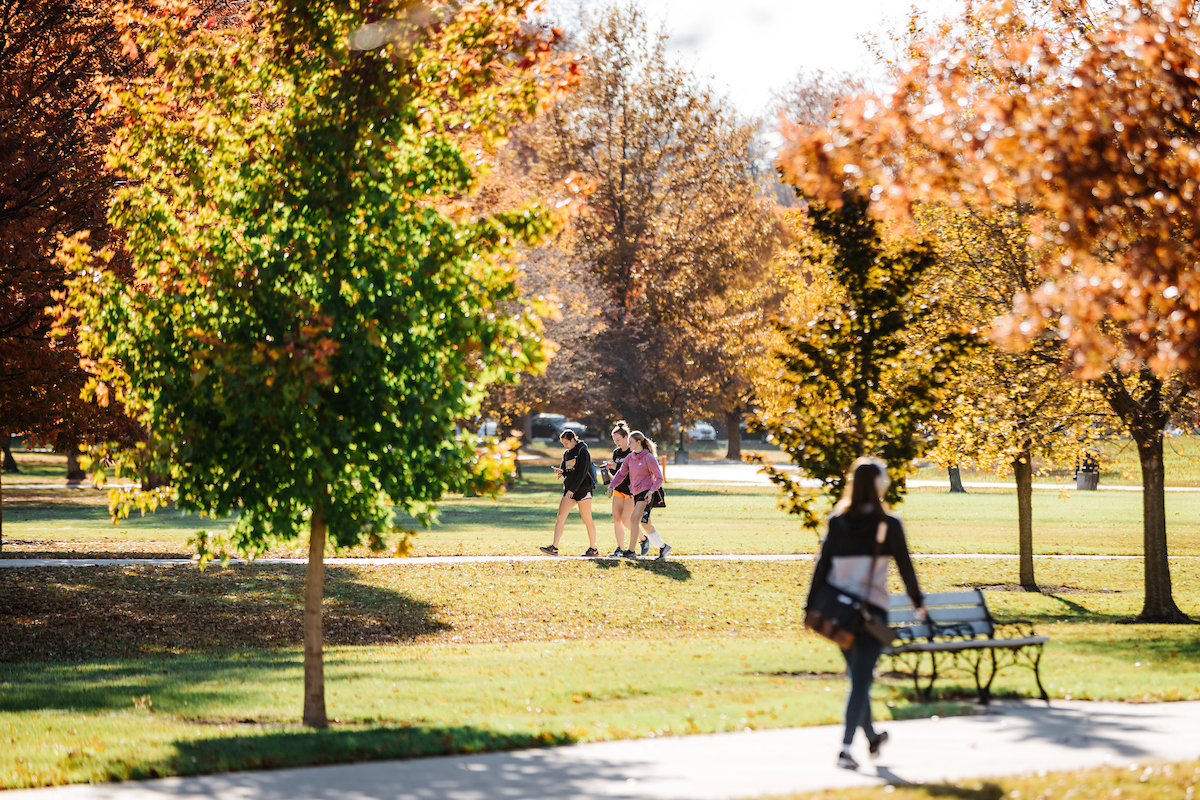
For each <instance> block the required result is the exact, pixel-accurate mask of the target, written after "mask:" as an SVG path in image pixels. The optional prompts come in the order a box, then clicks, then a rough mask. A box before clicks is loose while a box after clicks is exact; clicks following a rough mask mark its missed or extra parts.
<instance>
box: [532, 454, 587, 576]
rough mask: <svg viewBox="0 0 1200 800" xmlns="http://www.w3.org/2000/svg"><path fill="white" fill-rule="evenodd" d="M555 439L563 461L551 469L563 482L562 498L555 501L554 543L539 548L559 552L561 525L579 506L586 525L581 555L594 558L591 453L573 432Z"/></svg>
mask: <svg viewBox="0 0 1200 800" xmlns="http://www.w3.org/2000/svg"><path fill="white" fill-rule="evenodd" d="M558 441H559V443H560V444H562V446H563V457H562V462H561V463H560V464H559V465H558V466H557V467H555V468H554V472H555V474H557V475H558V477H559V479H560V480H561V481H562V482H563V496H562V500H560V501H558V520H557V521H556V522H555V523H554V542H553V543H552V544H548V545H545V546H543V547H539V548H538V549H539V550H541V551H542V552H543V553H545V554H546V555H550V556H556V555H558V542H559V540H560V539H562V535H563V528H565V527H566V524H567V515H569V514H570V513H571V508H572V507H574V506H576V505H578V506H579V516H581V517H583V525H584V527H585V528H587V534H588V549H587V552H585V553H584V554H583V556H584V558H596V557H598V556H599V555H600V551H599V550H597V549H596V523H595V522H593V521H592V491H593V490H595V488H596V476H595V474H594V473H593V472H592V454H591V453H590V452H588V446H587V445H586V444H584V443H583V442H582V441H580V440H579V439H578V437H576V436H575V432H574V431H563V432H562V433H561V434H559V437H558Z"/></svg>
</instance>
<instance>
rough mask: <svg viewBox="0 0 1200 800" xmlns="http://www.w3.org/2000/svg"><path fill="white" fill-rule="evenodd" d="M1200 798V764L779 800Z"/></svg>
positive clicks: (1051, 774) (1143, 766)
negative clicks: (1198, 795) (1197, 796)
mask: <svg viewBox="0 0 1200 800" xmlns="http://www.w3.org/2000/svg"><path fill="white" fill-rule="evenodd" d="M1197 794H1200V761H1186V762H1184V763H1181V764H1131V765H1130V766H1128V767H1098V768H1096V769H1083V770H1075V771H1070V772H1039V773H1036V774H1031V775H1017V776H1013V777H1006V778H991V779H986V780H970V781H958V782H957V783H953V784H927V785H917V786H909V785H899V786H887V787H883V788H860V789H829V790H825V791H822V792H820V793H817V794H796V795H788V796H787V797H786V798H775V799H774V800H881V799H882V798H885V797H886V798H888V800H929V798H933V797H950V798H958V799H959V800H1010V799H1011V800H1020V799H1021V798H1026V800H1035V799H1038V800H1046V799H1048V798H1063V800H1070V798H1078V800H1084V798H1087V800H1118V798H1119V800H1192V798H1193V797H1195V796H1196V795H1197Z"/></svg>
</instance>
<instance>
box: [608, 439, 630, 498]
mask: <svg viewBox="0 0 1200 800" xmlns="http://www.w3.org/2000/svg"><path fill="white" fill-rule="evenodd" d="M632 452H633V451H632V450H630V449H629V448H625V449H624V450H620V449H618V450H613V457H612V460H613V461H615V462H616V463H617V468H616V469H614V470H606V472H607V473H608V477H609V479H610V480H611V479H612V476H613V475H616V474H617V470H619V469H620V468H621V464H622V463H623V462H624V461H625V459H626V458H628V457H629V454H630V453H632ZM612 488H613V491H614V492H620V493H621V494H633V492H631V491H629V474H628V473H626V475H625V480H623V481H621V485H620V486H614V487H612Z"/></svg>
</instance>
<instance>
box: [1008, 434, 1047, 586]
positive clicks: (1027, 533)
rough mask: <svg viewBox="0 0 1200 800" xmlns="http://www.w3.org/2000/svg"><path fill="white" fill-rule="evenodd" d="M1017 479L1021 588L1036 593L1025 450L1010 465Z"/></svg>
mask: <svg viewBox="0 0 1200 800" xmlns="http://www.w3.org/2000/svg"><path fill="white" fill-rule="evenodd" d="M1012 467H1013V475H1015V476H1016V479H1017V530H1018V535H1017V539H1018V549H1019V552H1020V563H1021V588H1022V589H1024V590H1025V591H1027V592H1038V591H1041V590H1040V589H1038V585H1037V581H1035V580H1034V578H1033V455H1032V454H1031V453H1030V452H1029V451H1028V450H1025V451H1024V452H1022V453H1021V454H1020V455H1018V456H1017V457H1016V458H1014V459H1013V463H1012Z"/></svg>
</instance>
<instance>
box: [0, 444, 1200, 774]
mask: <svg viewBox="0 0 1200 800" xmlns="http://www.w3.org/2000/svg"><path fill="white" fill-rule="evenodd" d="M1140 500H1141V498H1140V496H1139V495H1137V494H1128V493H1112V494H1106V493H1083V492H1076V493H1072V494H1070V495H1065V494H1063V495H1060V494H1059V493H1058V492H1039V493H1036V494H1035V496H1034V516H1035V545H1036V548H1037V550H1038V551H1039V552H1043V553H1071V552H1075V553H1126V554H1138V553H1139V552H1140V543H1141V518H1140ZM556 501H557V491H556V485H555V484H554V483H553V481H552V480H551V478H550V475H549V470H548V469H546V468H544V467H543V468H536V467H534V468H530V469H528V470H527V471H526V478H525V479H524V480H522V481H520V482H518V484H517V485H516V486H515V487H514V489H513V491H512V492H510V493H508V494H507V495H505V496H504V497H503V498H502V499H501V500H500V501H491V500H486V499H480V498H459V497H455V498H450V499H449V500H447V501H446V502H445V503H444V504H443V506H442V515H441V519H440V521H439V523H438V524H437V525H436V526H435V527H434V528H433V529H432V530H430V531H426V532H423V533H422V534H421V535H420V536H419V537H418V539H417V546H416V551H417V553H418V554H454V553H531V552H533V551H534V548H535V547H536V545H538V544H541V543H544V542H545V541H548V539H549V534H550V530H551V527H552V525H553V515H554V508H555V505H556ZM668 502H669V503H670V505H669V507H668V508H667V509H665V510H664V511H663V512H660V513H657V515H656V519H657V521H658V523H659V527H660V530H662V532H663V534H664V536H665V537H666V538H667V539H668V540H669V541H671V542H672V543H673V544H674V545H675V546H676V548H677V549H678V551H679V552H680V553H689V552H690V553H698V552H699V553H703V552H717V553H720V552H746V553H754V552H785V553H786V552H810V551H811V550H812V548H813V546H814V545H815V542H816V537H815V536H814V535H813V534H812V533H811V532H806V531H803V530H801V529H800V528H799V526H798V524H797V523H796V521H795V519H794V518H790V517H788V516H786V515H784V514H783V513H782V512H780V511H779V510H778V508H777V507H776V496H775V493H774V491H773V490H771V489H762V488H753V487H742V488H738V487H696V486H690V487H683V486H673V487H671V488H670V490H669V493H668ZM1167 502H1168V518H1169V520H1170V521H1171V526H1170V536H1171V548H1172V552H1173V553H1174V554H1177V555H1197V554H1200V495H1189V494H1172V495H1169V496H1168V498H1167ZM1015 505H1016V504H1015V497H1014V495H1013V494H1012V493H1011V492H1002V491H988V492H972V493H970V494H967V495H950V494H948V493H945V492H934V491H921V492H913V493H912V494H910V495H909V496H908V498H907V499H906V502H905V503H904V504H903V506H902V507H901V509H900V511H901V512H902V514H903V515H904V517H905V519H906V525H907V528H908V530H909V536H910V541H911V544H912V547H913V549H914V550H915V551H917V552H925V553H936V552H952V553H953V552H957V553H969V552H985V553H987V552H996V553H1006V552H1007V553H1012V552H1014V551H1015V540H1016V535H1015V531H1016V519H1015V518H1016V509H1015ZM5 522H6V523H7V524H6V527H5V535H6V538H7V539H8V541H9V542H10V544H11V543H12V540H13V539H14V538H17V539H21V540H23V542H22V543H19V544H11V548H10V547H6V555H7V554H9V553H10V552H11V551H15V552H16V553H17V554H21V555H26V556H28V555H34V554H38V553H45V554H54V555H63V554H68V553H70V554H92V553H95V554H107V555H112V554H117V553H124V554H139V555H156V554H161V555H180V554H184V553H186V552H188V550H187V546H186V540H187V537H188V536H189V535H191V534H192V533H193V532H194V531H195V530H197V529H199V528H202V527H204V524H205V521H203V520H199V519H196V518H194V517H188V516H184V515H180V514H178V513H174V512H170V511H166V512H159V513H157V514H153V515H148V516H147V517H145V518H139V517H135V518H133V519H131V520H129V521H127V522H125V523H123V524H122V525H120V526H117V527H114V526H112V525H111V523H109V522H108V521H107V512H106V510H105V501H104V498H103V495H101V494H99V493H85V492H70V493H67V492H63V491H43V490H15V491H13V492H11V493H9V492H6V494H5ZM597 522H598V526H599V528H600V531H601V544H602V545H607V544H608V543H609V542H611V541H612V538H611V528H610V527H609V524H608V519H607V516H606V515H605V514H602V513H598V514H597ZM584 546H585V538H584V536H583V530H582V525H581V524H580V523H579V521H578V518H577V517H574V516H573V517H572V521H571V524H570V527H569V529H568V534H567V538H566V539H565V548H566V551H567V552H573V549H574V548H577V549H578V550H580V551H582V549H583V547H584ZM354 553H355V554H357V553H363V554H365V551H361V550H359V551H354ZM273 554H275V555H302V554H303V553H302V552H301V551H300V549H299V548H295V549H291V548H288V547H286V546H283V547H277V548H276V549H275V550H274V552H273ZM917 566H918V571H919V574H920V576H921V581H922V585H923V587H924V588H925V589H926V591H938V590H948V589H953V588H957V587H961V586H984V587H988V588H989V592H988V598H989V603H990V606H991V607H992V609H993V611H994V613H996V614H997V615H998V616H999V617H1001V618H1009V619H1011V618H1018V617H1019V618H1024V619H1030V620H1032V621H1034V622H1035V623H1036V625H1037V626H1038V630H1039V632H1043V633H1046V634H1048V635H1049V636H1050V637H1052V642H1051V644H1050V645H1049V647H1048V648H1047V651H1046V657H1045V660H1044V662H1043V672H1042V674H1043V680H1044V683H1045V685H1046V688H1047V689H1048V690H1049V691H1050V693H1051V695H1052V696H1054V697H1064V698H1065V697H1071V698H1074V699H1098V700H1100V699H1103V700H1136V701H1161V700H1176V699H1197V698H1200V678H1198V677H1197V676H1200V641H1198V638H1197V637H1196V635H1195V629H1194V628H1189V627H1178V626H1144V625H1139V626H1132V625H1128V624H1123V623H1122V620H1125V619H1127V618H1129V617H1132V616H1133V615H1135V614H1136V613H1137V612H1138V611H1139V610H1140V607H1141V600H1142V587H1141V574H1142V573H1141V570H1142V565H1141V563H1140V562H1139V561H1137V560H1129V561H1055V560H1040V561H1038V562H1037V579H1038V581H1039V583H1040V584H1041V585H1042V587H1043V588H1044V590H1045V591H1044V592H1043V593H1025V592H1019V591H1009V590H1008V589H1011V587H1012V585H1013V584H1015V583H1016V582H1017V564H1016V562H1015V561H1014V560H989V559H975V560H971V559H966V560H951V559H921V560H919V561H918V564H917ZM810 570H811V562H809V561H807V560H801V561H791V562H762V563H760V562H704V561H695V562H689V561H668V562H664V563H655V562H638V563H630V562H613V561H565V560H555V559H546V560H544V561H534V562H521V563H489V564H466V565H426V566H417V565H415V564H412V563H398V564H394V565H385V566H369V565H355V566H331V567H330V568H329V569H328V586H327V591H326V610H325V621H326V637H327V642H328V644H329V653H328V667H327V676H328V697H329V709H330V714H331V716H332V717H333V718H335V719H336V720H338V721H337V722H336V723H335V725H334V727H333V729H331V730H329V731H323V732H314V731H309V730H305V729H303V728H301V727H300V726H299V724H298V718H299V713H300V708H301V683H302V682H301V656H300V642H301V614H300V608H301V602H302V600H301V593H302V588H303V578H304V571H303V568H302V567H299V566H270V565H253V566H249V567H231V568H229V569H219V568H214V569H210V570H208V571H206V572H203V573H201V572H199V571H198V570H195V569H194V568H190V567H180V568H171V569H154V568H142V567H131V568H119V567H106V568H95V569H29V570H4V571H2V572H0V608H3V609H5V614H6V615H5V628H4V636H3V637H0V787H3V788H15V787H23V786H37V785H46V784H51V783H62V782H77V781H87V780H109V779H114V778H125V777H147V776H153V775H167V774H195V773H206V772H214V771H221V770H232V769H250V768H256V767H275V766H287V765H302V764H312V763H333V762H345V761H355V760H362V759H372V758H396V757H408V756H414V755H432V754H438V753H452V752H478V751H483V750H495V749H505V748H513V747H527V746H534V745H538V744H548V743H562V742H573V741H594V740H599V739H606V738H621V737H631V736H649V735H651V734H653V735H656V736H657V735H673V734H677V733H688V732H699V731H720V730H737V729H742V728H746V727H750V728H759V727H776V726H788V725H809V724H822V723H829V722H836V721H837V719H838V717H839V715H840V709H841V704H842V701H843V697H844V691H845V681H844V679H843V678H842V677H841V675H840V674H839V671H840V668H841V662H840V654H839V653H838V652H837V651H836V650H835V649H834V648H833V647H832V646H831V645H829V644H828V643H826V642H825V641H824V640H821V639H819V638H817V637H815V636H813V635H812V634H809V633H805V632H803V631H802V626H801V613H802V612H801V608H802V606H803V591H804V587H805V586H806V585H807V581H808V574H809V571H810ZM1172 576H1173V580H1174V588H1175V597H1176V600H1177V602H1178V603H1179V605H1180V607H1181V608H1182V609H1183V610H1184V611H1185V612H1187V613H1189V614H1191V615H1192V616H1193V617H1200V560H1176V561H1173V562H1172ZM894 588H895V589H897V590H898V588H899V587H898V586H895V587H894ZM971 688H972V687H971V682H970V677H969V676H968V675H967V674H966V673H962V674H960V673H959V672H957V671H955V670H950V671H949V672H947V673H946V674H945V675H944V676H943V678H942V680H941V681H940V682H939V695H938V697H939V698H940V702H938V703H937V704H935V705H932V706H931V705H923V704H921V703H918V702H917V701H916V698H915V697H914V695H913V693H912V690H911V687H910V686H909V685H908V683H907V682H905V681H904V680H902V679H899V678H896V677H891V678H889V677H885V678H884V679H883V680H882V681H881V682H880V684H879V686H878V687H877V689H876V691H875V693H874V695H875V704H876V712H877V714H878V715H879V716H880V717H881V718H884V719H886V718H888V717H889V716H890V717H911V716H926V715H929V714H932V713H938V714H951V713H964V712H967V711H969V710H970V708H971V705H970V700H971V698H972V691H971ZM994 690H995V693H996V694H998V695H999V696H1005V695H1017V696H1031V695H1033V694H1034V693H1035V691H1036V689H1035V685H1034V681H1033V677H1032V675H1031V674H1030V673H1028V672H1027V671H1025V670H1009V671H1006V672H1003V673H1001V675H1000V676H999V677H998V678H997V681H996V684H995V686H994ZM988 785H989V786H990V785H991V784H988ZM1005 785H1007V784H1005ZM1014 785H1016V786H1023V785H1024V784H1014ZM981 786H982V784H981ZM935 788H936V787H935ZM984 790H986V791H991V789H989V788H986V787H985V788H984V789H980V791H984ZM971 791H975V790H974V789H972V790H971ZM966 796H978V797H991V796H992V795H966Z"/></svg>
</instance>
